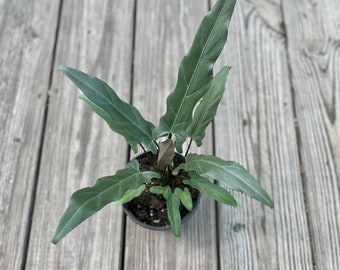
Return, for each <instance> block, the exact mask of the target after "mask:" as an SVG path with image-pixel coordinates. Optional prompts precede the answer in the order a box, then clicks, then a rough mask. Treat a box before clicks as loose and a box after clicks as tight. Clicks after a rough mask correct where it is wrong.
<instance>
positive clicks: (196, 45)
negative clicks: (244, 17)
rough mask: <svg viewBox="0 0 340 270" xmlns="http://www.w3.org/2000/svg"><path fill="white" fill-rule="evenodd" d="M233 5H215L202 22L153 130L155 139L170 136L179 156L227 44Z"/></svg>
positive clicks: (223, 0)
mask: <svg viewBox="0 0 340 270" xmlns="http://www.w3.org/2000/svg"><path fill="white" fill-rule="evenodd" d="M235 3H236V0H228V1H226V0H220V1H217V2H216V4H215V5H214V7H213V8H212V10H211V11H210V12H209V13H208V15H206V16H205V18H204V19H203V21H202V23H201V25H200V27H199V29H198V31H197V33H196V36H195V39H194V42H193V44H192V46H191V49H190V50H189V52H188V54H187V55H186V56H185V57H184V58H183V60H182V63H181V64H180V67H179V71H178V79H177V84H176V87H175V90H174V91H173V92H172V93H171V94H170V95H169V97H168V99H167V102H166V105H167V110H166V113H165V115H164V116H162V118H161V119H160V121H159V126H158V127H157V128H156V129H155V130H154V138H155V139H157V138H159V137H162V136H167V135H169V134H172V136H173V137H174V141H175V142H176V149H177V151H179V152H182V144H183V142H184V141H185V139H186V137H187V134H186V128H187V127H188V126H189V125H190V124H191V121H192V113H193V110H194V108H195V106H196V104H197V102H198V101H199V100H200V99H201V98H202V97H203V96H204V95H205V94H206V93H207V91H208V89H209V86H210V83H211V80H212V68H213V65H214V63H215V62H216V60H217V58H218V56H219V55H220V53H221V51H222V49H223V46H224V44H225V42H226V40H227V36H228V27H229V22H230V19H231V15H232V13H233V10H234V7H235Z"/></svg>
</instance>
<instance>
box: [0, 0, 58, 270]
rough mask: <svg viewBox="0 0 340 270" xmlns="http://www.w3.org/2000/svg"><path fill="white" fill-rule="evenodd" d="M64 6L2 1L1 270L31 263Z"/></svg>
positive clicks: (38, 1)
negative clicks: (55, 50)
mask: <svg viewBox="0 0 340 270" xmlns="http://www.w3.org/2000/svg"><path fill="white" fill-rule="evenodd" d="M58 7H59V1H53V2H51V3H47V2H46V1H40V0H37V1H34V3H30V2H28V1H0V52H1V53H0V141H1V145H0V186H1V188H0V269H20V267H22V266H23V264H24V261H25V251H26V245H27V237H28V233H29V228H30V226H29V223H30V218H31V217H30V208H31V201H32V196H33V193H34V186H35V180H36V172H37V168H38V166H39V165H38V159H39V147H40V141H41V136H42V133H43V132H42V131H43V120H44V111H45V102H46V97H47V92H48V87H49V77H50V66H51V61H52V55H53V46H54V40H55V36H54V33H55V30H56V27H57V17H58Z"/></svg>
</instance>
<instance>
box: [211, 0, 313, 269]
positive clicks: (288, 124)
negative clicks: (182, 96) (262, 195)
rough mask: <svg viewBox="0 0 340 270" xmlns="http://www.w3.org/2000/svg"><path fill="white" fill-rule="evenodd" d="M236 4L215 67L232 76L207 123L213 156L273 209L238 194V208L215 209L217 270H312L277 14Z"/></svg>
mask: <svg viewBox="0 0 340 270" xmlns="http://www.w3.org/2000/svg"><path fill="white" fill-rule="evenodd" d="M238 4H239V5H238V6H237V8H236V12H235V14H234V18H233V22H232V26H231V28H230V34H229V43H228V45H227V46H226V48H225V51H224V52H225V58H224V59H223V60H222V62H224V63H227V64H229V65H231V66H232V70H231V73H230V75H229V77H228V82H227V91H226V94H225V96H224V100H223V102H222V106H221V107H220V110H219V112H218V115H217V118H216V122H215V126H216V153H217V155H218V156H221V157H223V158H226V159H231V160H236V161H238V162H240V163H241V164H243V165H244V166H245V167H246V168H248V169H249V170H250V171H251V172H252V173H253V175H254V176H255V177H256V178H257V179H258V181H260V183H261V184H262V186H263V187H264V188H265V189H266V190H268V192H269V194H271V195H272V197H273V199H274V203H275V208H274V209H273V210H271V209H268V208H267V207H263V206H261V205H260V204H259V203H257V202H255V201H251V200H250V199H248V198H244V196H241V195H239V194H236V195H235V196H236V197H237V198H238V199H239V200H240V202H239V207H238V208H230V207H225V206H222V205H220V206H219V221H220V223H219V224H220V231H219V235H220V241H219V243H220V253H221V254H220V258H221V269H312V257H311V247H310V239H309V235H308V223H307V217H306V212H305V204H304V197H303V185H302V180H301V175H300V167H299V154H298V148H297V139H296V133H295V128H294V112H293V106H292V97H291V86H290V80H289V66H288V62H287V52H286V47H285V38H284V32H283V28H282V26H281V23H282V22H281V23H277V20H279V19H280V16H281V14H280V12H279V11H280V9H279V6H277V5H275V4H273V3H272V2H266V1H259V2H256V3H246V2H239V3H238ZM264 9H265V10H266V12H265V13H264V12H263V10H264ZM249 44H251V46H249ZM230 254H231V255H230Z"/></svg>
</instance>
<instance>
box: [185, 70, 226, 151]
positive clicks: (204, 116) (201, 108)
mask: <svg viewBox="0 0 340 270" xmlns="http://www.w3.org/2000/svg"><path fill="white" fill-rule="evenodd" d="M229 70H230V67H224V68H222V69H221V70H220V71H219V72H218V73H217V74H216V76H215V77H214V78H213V80H212V82H211V85H210V88H209V90H208V92H207V93H206V94H205V95H204V96H203V99H202V101H201V103H200V104H199V105H198V106H197V108H196V110H195V114H194V117H193V120H192V122H191V124H190V126H189V127H188V128H187V134H188V136H189V137H191V138H193V139H194V141H195V142H196V145H197V146H201V145H202V140H203V138H204V136H205V129H206V128H207V126H208V125H209V124H210V122H211V121H212V120H213V119H214V117H215V115H216V110H217V107H218V104H219V103H220V101H221V98H222V96H223V93H224V89H225V82H226V80H227V75H228V72H229Z"/></svg>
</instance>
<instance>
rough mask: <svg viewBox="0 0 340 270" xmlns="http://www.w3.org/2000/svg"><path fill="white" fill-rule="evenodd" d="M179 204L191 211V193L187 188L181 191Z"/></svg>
mask: <svg viewBox="0 0 340 270" xmlns="http://www.w3.org/2000/svg"><path fill="white" fill-rule="evenodd" d="M179 198H180V200H181V203H182V204H183V205H184V207H185V208H186V209H187V210H188V211H191V210H192V207H193V205H192V198H191V193H190V191H189V189H188V188H186V187H185V188H184V189H181V194H180V196H179Z"/></svg>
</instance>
